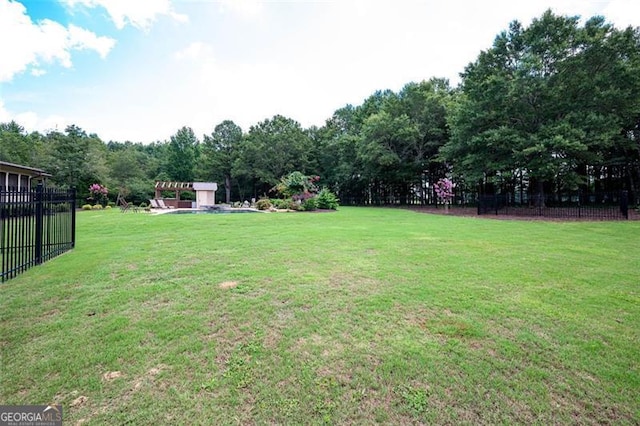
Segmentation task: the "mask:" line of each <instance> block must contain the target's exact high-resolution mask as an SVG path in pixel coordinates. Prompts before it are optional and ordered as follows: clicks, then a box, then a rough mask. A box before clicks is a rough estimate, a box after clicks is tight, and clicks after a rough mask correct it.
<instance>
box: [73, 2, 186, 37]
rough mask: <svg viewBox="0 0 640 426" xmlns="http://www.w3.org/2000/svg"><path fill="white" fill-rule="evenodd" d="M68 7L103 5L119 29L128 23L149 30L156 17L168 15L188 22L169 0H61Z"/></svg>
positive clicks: (179, 20)
mask: <svg viewBox="0 0 640 426" xmlns="http://www.w3.org/2000/svg"><path fill="white" fill-rule="evenodd" d="M61 1H62V2H63V3H66V4H67V5H68V6H69V7H71V8H73V7H74V6H76V5H82V6H85V7H87V8H95V7H98V6H100V7H103V8H104V9H105V10H106V11H107V13H108V14H109V17H111V20H112V21H113V23H114V24H115V26H116V28H118V29H119V30H121V29H123V28H124V27H125V25H127V24H130V25H132V26H134V27H136V28H139V29H142V30H149V28H151V25H152V24H153V23H154V22H155V20H156V18H157V17H158V16H161V15H166V16H170V17H171V18H173V19H175V20H177V21H178V22H188V21H189V18H188V16H187V15H182V14H179V13H176V12H175V11H174V10H173V7H172V6H171V0H61Z"/></svg>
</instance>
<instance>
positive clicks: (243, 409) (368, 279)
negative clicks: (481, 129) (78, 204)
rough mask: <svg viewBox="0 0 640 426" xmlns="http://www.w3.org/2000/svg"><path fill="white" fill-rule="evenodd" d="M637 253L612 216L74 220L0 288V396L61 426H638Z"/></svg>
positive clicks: (342, 213)
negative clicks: (55, 248) (57, 251)
mask: <svg viewBox="0 0 640 426" xmlns="http://www.w3.org/2000/svg"><path fill="white" fill-rule="evenodd" d="M639 241H640V222H628V221H625V222H609V223H607V222H572V223H559V222H539V221H534V222H524V221H496V220H490V219H478V218H462V217H449V216H438V215H428V214H419V213H414V212H410V211H405V210H394V209H364V208H362V209H359V208H342V209H340V210H339V211H338V212H335V213H321V214H312V213H287V214H237V215H178V216H171V215H163V216H151V215H148V214H143V213H139V214H133V213H127V214H121V213H119V212H118V211H98V212H93V211H90V212H80V213H79V214H78V233H77V246H76V248H75V249H74V250H73V251H72V252H69V253H67V254H65V255H62V256H60V257H58V258H56V259H54V260H52V261H50V262H48V263H46V264H44V265H42V266H39V267H36V268H33V269H31V270H29V271H28V272H26V273H24V274H22V275H21V276H19V277H18V278H15V279H13V280H10V281H9V282H7V283H4V284H2V285H0V349H1V360H0V361H1V376H0V378H1V380H0V403H5V404H26V403H30V404H43V403H50V402H56V403H61V404H62V405H63V406H64V417H65V420H66V421H68V422H69V424H76V423H77V422H80V421H82V422H85V424H124V423H129V424H170V423H174V424H236V423H242V424H247V423H257V424H264V423H287V424H323V423H326V424H345V423H348V424H368V423H372V422H379V423H390V424H416V423H425V424H435V423H438V424H446V423H449V424H465V423H467V424H477V423H485V424H487V423H490V424H496V423H499V424H513V423H520V424H543V425H547V424H554V423H555V424H557V423H574V424H575V423H580V424H601V423H615V424H638V422H640V402H639V401H640V400H639V398H638V395H640V352H639V351H640V349H639V348H640V253H639V248H640V245H639ZM229 282H233V283H236V284H237V286H235V287H233V286H232V287H230V288H221V284H222V283H229ZM223 287H225V286H223ZM110 372H119V374H120V375H119V377H114V378H109V377H106V378H105V377H104V375H105V374H106V373H110ZM115 376H118V374H116V375H115ZM81 397H85V398H86V399H83V398H81Z"/></svg>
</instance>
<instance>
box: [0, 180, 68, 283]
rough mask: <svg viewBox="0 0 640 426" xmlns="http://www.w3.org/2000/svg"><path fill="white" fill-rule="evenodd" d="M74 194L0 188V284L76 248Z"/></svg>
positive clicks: (41, 189)
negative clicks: (0, 257) (0, 268)
mask: <svg viewBox="0 0 640 426" xmlns="http://www.w3.org/2000/svg"><path fill="white" fill-rule="evenodd" d="M75 236H76V201H75V190H69V191H64V190H56V189H48V188H44V187H43V186H42V184H38V186H37V187H36V188H30V189H26V190H25V189H20V190H18V189H17V188H11V187H0V252H1V254H2V276H1V277H0V282H4V281H6V280H8V279H10V278H13V277H15V276H16V275H18V274H19V273H21V272H23V271H25V270H27V269H29V268H30V267H31V266H34V265H39V264H41V263H42V262H45V261H47V260H49V259H51V258H53V257H55V256H58V255H60V254H62V253H64V252H65V251H67V250H71V249H72V248H73V247H74V246H75V240H76V238H75Z"/></svg>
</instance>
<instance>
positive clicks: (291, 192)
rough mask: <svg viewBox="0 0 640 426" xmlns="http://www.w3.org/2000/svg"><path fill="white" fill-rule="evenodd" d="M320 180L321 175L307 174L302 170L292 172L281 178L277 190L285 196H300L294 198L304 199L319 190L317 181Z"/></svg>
mask: <svg viewBox="0 0 640 426" xmlns="http://www.w3.org/2000/svg"><path fill="white" fill-rule="evenodd" d="M319 180H320V176H305V175H303V174H302V173H300V172H297V171H296V172H291V173H289V174H288V175H287V176H284V177H282V178H281V179H280V183H278V184H277V185H276V186H275V190H276V191H277V192H278V193H279V194H282V195H284V196H285V197H287V198H288V197H296V196H297V197H298V198H297V199H296V198H294V200H296V201H297V200H300V201H304V200H306V199H307V198H311V197H313V195H314V194H315V193H316V192H318V188H317V187H316V185H315V183H316V182H317V181H319Z"/></svg>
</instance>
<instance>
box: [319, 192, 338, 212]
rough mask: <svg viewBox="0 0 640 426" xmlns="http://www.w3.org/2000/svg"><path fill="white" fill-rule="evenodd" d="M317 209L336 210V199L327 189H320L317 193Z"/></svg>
mask: <svg viewBox="0 0 640 426" xmlns="http://www.w3.org/2000/svg"><path fill="white" fill-rule="evenodd" d="M317 200H318V208H319V209H330V210H336V209H337V208H338V205H339V204H338V197H336V195H335V194H334V193H333V192H331V191H329V190H328V189H327V188H322V190H321V191H320V192H319V193H318V196H317Z"/></svg>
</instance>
